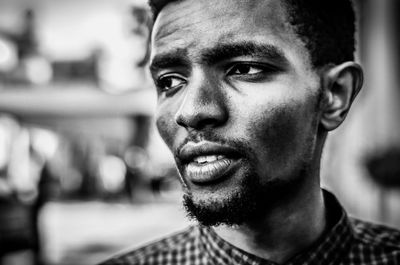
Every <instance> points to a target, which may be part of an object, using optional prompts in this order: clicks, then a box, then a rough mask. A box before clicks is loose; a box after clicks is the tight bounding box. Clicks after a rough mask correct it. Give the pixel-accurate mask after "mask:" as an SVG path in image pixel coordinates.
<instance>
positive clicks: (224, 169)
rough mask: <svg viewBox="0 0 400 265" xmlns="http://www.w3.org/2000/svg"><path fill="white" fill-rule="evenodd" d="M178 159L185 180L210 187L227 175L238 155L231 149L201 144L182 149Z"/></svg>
mask: <svg viewBox="0 0 400 265" xmlns="http://www.w3.org/2000/svg"><path fill="white" fill-rule="evenodd" d="M180 158H181V161H182V162H183V165H184V173H185V177H186V178H187V180H189V181H190V182H192V183H194V184H198V185H210V184H213V183H216V182H220V181H222V180H223V179H224V178H225V177H226V176H228V175H229V173H230V171H231V169H232V168H233V165H234V164H236V162H237V160H238V158H239V155H238V153H237V152H236V151H235V150H233V149H232V148H228V147H224V146H220V145H216V144H209V143H201V144H194V145H192V146H190V145H189V147H187V148H184V149H183V151H182V152H181V153H180Z"/></svg>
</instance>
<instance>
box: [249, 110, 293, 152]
mask: <svg viewBox="0 0 400 265" xmlns="http://www.w3.org/2000/svg"><path fill="white" fill-rule="evenodd" d="M298 122H299V121H298V119H297V118H296V117H295V113H293V111H292V110H291V109H289V108H279V109H275V110H272V111H267V112H265V113H262V115H260V116H259V117H258V118H257V120H256V121H255V123H254V124H258V125H259V126H257V128H256V130H254V134H255V135H253V136H252V137H254V138H253V139H258V140H259V141H260V143H259V144H261V145H262V146H263V147H264V148H262V150H261V151H262V152H263V153H265V152H268V154H269V155H271V156H273V157H275V158H278V157H285V156H287V154H288V153H292V152H293V151H294V149H295V148H296V138H297V137H298V133H299V132H298V127H299V126H298Z"/></svg>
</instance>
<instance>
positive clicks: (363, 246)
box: [350, 218, 400, 264]
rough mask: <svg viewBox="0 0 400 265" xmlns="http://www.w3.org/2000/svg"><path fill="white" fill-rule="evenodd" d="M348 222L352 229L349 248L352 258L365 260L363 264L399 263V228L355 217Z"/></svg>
mask: <svg viewBox="0 0 400 265" xmlns="http://www.w3.org/2000/svg"><path fill="white" fill-rule="evenodd" d="M350 222H351V223H352V226H353V231H354V242H353V246H352V250H351V252H352V253H351V254H352V257H353V258H354V259H360V260H364V261H366V263H363V264H399V263H398V262H400V231H399V230H396V229H394V228H390V227H387V226H385V225H379V224H373V223H370V222H366V221H362V220H359V219H355V218H351V219H350ZM367 262H370V263H367Z"/></svg>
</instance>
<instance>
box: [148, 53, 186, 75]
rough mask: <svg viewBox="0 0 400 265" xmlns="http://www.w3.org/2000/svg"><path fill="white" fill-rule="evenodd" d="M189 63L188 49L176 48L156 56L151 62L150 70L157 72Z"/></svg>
mask: <svg viewBox="0 0 400 265" xmlns="http://www.w3.org/2000/svg"><path fill="white" fill-rule="evenodd" d="M189 65H190V60H189V56H188V55H187V51H186V49H175V50H173V51H169V52H166V53H160V54H157V55H156V56H154V58H153V59H152V60H151V63H150V71H152V72H155V71H157V70H159V69H165V68H170V67H176V66H189Z"/></svg>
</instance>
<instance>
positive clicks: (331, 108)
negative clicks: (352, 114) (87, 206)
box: [321, 62, 363, 131]
mask: <svg viewBox="0 0 400 265" xmlns="http://www.w3.org/2000/svg"><path fill="white" fill-rule="evenodd" d="M362 83H363V71H362V69H361V67H360V65H358V64H357V63H355V62H346V63H343V64H340V65H336V66H334V67H332V68H330V69H328V70H326V71H325V72H324V73H323V82H322V86H323V88H322V89H323V91H324V92H323V93H324V99H325V100H324V103H323V104H322V106H321V108H322V109H321V111H322V113H321V125H322V126H323V128H324V129H325V130H326V131H332V130H334V129H336V128H337V127H338V126H339V125H340V124H341V123H342V122H343V121H344V119H345V118H346V115H347V113H348V112H349V110H350V107H351V104H352V103H353V100H354V99H355V98H356V96H357V94H358V92H359V91H360V89H361V87H362Z"/></svg>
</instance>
